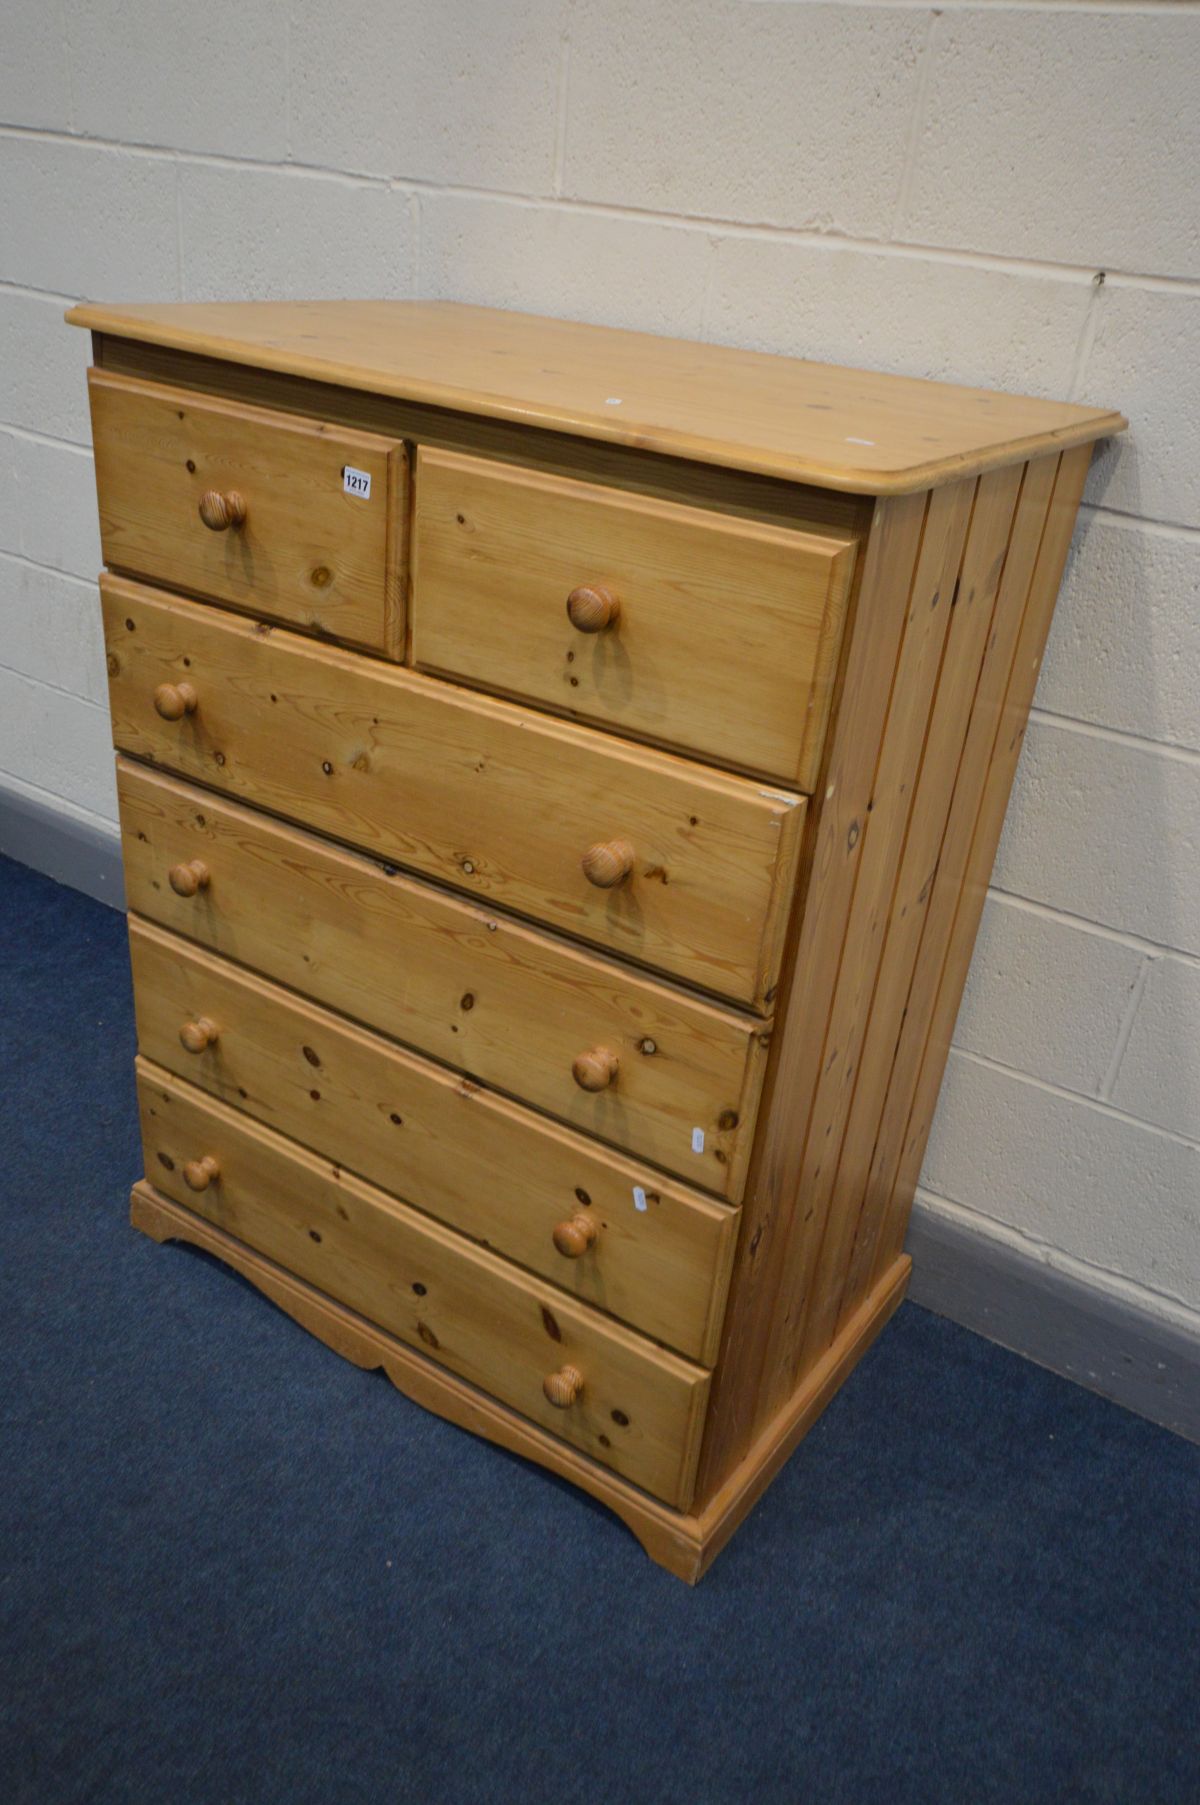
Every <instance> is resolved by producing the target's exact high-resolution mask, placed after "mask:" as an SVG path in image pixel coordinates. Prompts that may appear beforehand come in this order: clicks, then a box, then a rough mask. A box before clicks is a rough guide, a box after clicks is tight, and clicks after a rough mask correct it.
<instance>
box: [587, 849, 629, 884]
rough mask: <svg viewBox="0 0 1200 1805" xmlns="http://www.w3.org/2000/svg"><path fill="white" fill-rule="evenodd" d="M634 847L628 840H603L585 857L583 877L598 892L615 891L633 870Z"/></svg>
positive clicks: (588, 851) (589, 850) (588, 850)
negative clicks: (593, 885)
mask: <svg viewBox="0 0 1200 1805" xmlns="http://www.w3.org/2000/svg"><path fill="white" fill-rule="evenodd" d="M633 858H634V853H633V847H632V846H631V845H630V843H629V841H628V840H601V841H600V842H599V843H598V844H597V845H595V846H589V847H588V849H587V851H586V852H585V853H584V855H583V875H584V877H586V879H587V881H588V883H589V884H595V886H596V888H597V889H598V890H615V889H616V887H617V885H618V884H623V883H624V882H625V879H626V878H627V877H628V876H629V873H630V872H631V871H632V870H633Z"/></svg>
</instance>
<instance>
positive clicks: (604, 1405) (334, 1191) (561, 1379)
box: [138, 1059, 709, 1507]
mask: <svg viewBox="0 0 1200 1805" xmlns="http://www.w3.org/2000/svg"><path fill="white" fill-rule="evenodd" d="M138 1093H139V1100H140V1105H141V1118H142V1142H143V1148H144V1154H145V1160H146V1173H147V1176H148V1177H149V1178H150V1180H151V1182H152V1183H154V1184H155V1185H157V1186H158V1188H159V1190H160V1191H163V1192H165V1194H166V1195H167V1196H168V1197H173V1198H174V1199H175V1201H176V1202H177V1203H182V1204H185V1205H187V1206H188V1207H189V1208H190V1209H193V1210H195V1211H197V1213H198V1214H200V1215H202V1216H205V1217H207V1218H208V1220H209V1221H211V1222H215V1223H217V1224H218V1225H219V1226H220V1227H221V1228H223V1229H225V1230H227V1231H228V1232H229V1233H230V1234H232V1235H234V1236H236V1237H237V1239H238V1240H240V1241H242V1242H244V1243H245V1244H246V1245H247V1246H248V1247H252V1248H255V1249H256V1250H257V1251H258V1252H259V1253H262V1254H265V1255H266V1256H267V1258H268V1259H271V1260H274V1261H276V1262H277V1263H278V1264H279V1265H280V1266H283V1267H285V1268H286V1269H287V1271H289V1272H293V1273H295V1274H296V1275H297V1277H299V1278H302V1279H306V1280H307V1281H308V1282H309V1283H310V1284H312V1285H315V1286H317V1288H318V1289H319V1290H321V1291H323V1292H325V1293H326V1295H327V1296H329V1297H332V1298H336V1299H337V1301H338V1302H339V1303H343V1304H347V1305H348V1306H349V1307H350V1308H351V1309H353V1310H357V1311H358V1312H359V1313H360V1314H361V1315H363V1316H365V1317H367V1318H368V1320H369V1321H371V1322H374V1323H378V1325H379V1326H380V1327H381V1328H383V1329H386V1330H388V1332H389V1333H390V1334H393V1335H395V1336H397V1337H398V1338H399V1339H400V1340H401V1341H404V1342H407V1343H408V1344H409V1345H410V1346H412V1347H414V1348H416V1349H417V1350H418V1351H420V1352H423V1353H426V1354H428V1355H429V1356H430V1357H431V1358H432V1359H433V1360H436V1361H437V1362H438V1363H439V1365H441V1366H444V1367H447V1368H448V1369H449V1370H450V1371H451V1372H454V1373H457V1374H458V1375H459V1377H460V1378H463V1379H466V1380H468V1381H469V1382H470V1383H471V1384H473V1385H477V1386H479V1387H480V1388H481V1389H482V1390H483V1391H485V1392H488V1393H489V1394H490V1395H491V1396H493V1397H496V1398H499V1399H500V1400H501V1402H502V1403H505V1404H508V1405H510V1406H511V1407H512V1408H513V1409H515V1410H518V1411H520V1412H521V1414H522V1415H524V1416H526V1417H529V1418H530V1419H531V1420H532V1421H534V1422H537V1423H540V1424H541V1426H542V1427H543V1428H544V1429H548V1430H550V1431H551V1432H552V1433H553V1434H555V1435H558V1436H559V1437H561V1439H562V1440H563V1441H566V1442H570V1443H571V1444H572V1445H573V1446H574V1447H577V1448H580V1449H582V1450H583V1451H584V1452H585V1453H587V1454H589V1455H591V1456H592V1457H593V1458H594V1459H595V1460H597V1461H600V1462H602V1463H603V1464H604V1465H605V1466H607V1467H611V1468H612V1470H613V1471H614V1472H617V1473H620V1474H621V1475H622V1477H623V1478H626V1479H629V1480H631V1481H632V1482H633V1483H634V1484H635V1485H640V1486H642V1487H644V1489H645V1490H646V1491H648V1492H651V1493H653V1494H654V1495H655V1496H656V1497H659V1498H662V1499H663V1500H664V1501H665V1502H667V1503H668V1504H675V1505H678V1506H680V1507H685V1506H686V1505H687V1503H688V1502H689V1501H690V1494H691V1488H692V1484H693V1479H694V1475H695V1468H696V1458H697V1453H698V1448H699V1441H700V1433H701V1429H702V1425H703V1416H704V1408H705V1404H706V1401H707V1397H708V1388H709V1375H708V1373H707V1372H706V1371H705V1370H704V1369H703V1368H702V1367H699V1366H695V1365H692V1364H691V1363H690V1362H689V1361H686V1360H683V1359H681V1358H680V1357H679V1356H678V1355H677V1354H671V1353H668V1352H667V1351H666V1350H665V1349H663V1348H659V1347H656V1346H655V1345H654V1344H653V1343H652V1342H649V1341H646V1340H644V1339H643V1338H642V1337H641V1336H639V1335H635V1334H634V1333H633V1332H632V1331H631V1330H629V1329H626V1328H623V1327H622V1326H621V1325H620V1324H619V1323H615V1322H612V1321H611V1320H610V1319H609V1318H607V1317H605V1316H603V1315H601V1313H600V1312H599V1311H597V1310H593V1309H591V1308H590V1307H589V1306H588V1305H586V1304H582V1303H577V1302H576V1301H575V1300H574V1299H573V1298H571V1297H568V1296H567V1295H566V1294H565V1293H563V1292H561V1291H558V1290H556V1289H555V1288H554V1287H553V1286H551V1285H547V1284H544V1283H542V1281H541V1280H539V1279H537V1278H534V1277H533V1276H532V1275H531V1274H529V1273H526V1272H522V1271H521V1270H520V1269H519V1268H518V1267H515V1266H511V1265H509V1264H508V1262H507V1261H504V1260H501V1259H499V1258H498V1257H497V1256H496V1255H495V1254H492V1253H488V1252H486V1251H485V1250H484V1249H482V1248H480V1247H476V1246H474V1245H473V1244H472V1243H471V1242H469V1241H466V1240H464V1239H462V1237H461V1236H458V1235H455V1234H453V1233H452V1232H451V1231H450V1230H449V1229H446V1228H443V1227H441V1226H440V1225H439V1224H438V1223H436V1222H433V1221H431V1220H430V1219H429V1218H428V1217H426V1216H422V1215H420V1214H419V1213H418V1212H417V1211H416V1210H412V1209H409V1208H408V1207H407V1206H406V1205H404V1204H402V1203H398V1202H396V1201H395V1199H393V1198H390V1197H388V1196H386V1195H385V1194H384V1193H383V1192H382V1191H380V1190H377V1189H376V1188H375V1186H373V1185H370V1184H367V1183H365V1182H363V1181H362V1180H360V1179H356V1178H351V1177H349V1176H348V1175H347V1174H346V1173H344V1172H343V1171H342V1170H341V1169H340V1167H339V1166H337V1165H333V1164H331V1163H330V1161H329V1160H327V1159H323V1158H320V1157H319V1156H318V1155H316V1154H313V1153H309V1152H306V1151H305V1150H304V1149H303V1148H301V1147H298V1146H297V1145H295V1143H294V1142H291V1141H288V1140H285V1139H284V1137H283V1136H282V1135H279V1134H276V1133H274V1132H273V1131H272V1130H269V1129H265V1128H262V1127H260V1126H259V1125H258V1124H257V1123H254V1122H252V1121H251V1120H250V1119H249V1117H247V1116H244V1115H239V1114H238V1113H237V1112H236V1111H234V1110H231V1109H228V1108H226V1107H225V1106H224V1105H223V1104H220V1103H215V1102H213V1101H212V1100H211V1099H210V1098H206V1097H205V1096H204V1095H203V1094H202V1093H201V1092H199V1091H197V1090H194V1089H193V1088H192V1087H191V1086H190V1085H187V1084H181V1083H180V1082H179V1081H178V1080H177V1079H175V1078H173V1077H172V1076H171V1074H170V1073H168V1072H164V1071H162V1070H160V1069H159V1068H158V1067H156V1066H154V1065H151V1064H150V1063H149V1062H148V1061H146V1060H144V1059H139V1060H138ZM548 1394H553V1396H554V1397H556V1398H558V1399H559V1400H561V1402H559V1403H554V1402H552V1401H551V1397H550V1395H548Z"/></svg>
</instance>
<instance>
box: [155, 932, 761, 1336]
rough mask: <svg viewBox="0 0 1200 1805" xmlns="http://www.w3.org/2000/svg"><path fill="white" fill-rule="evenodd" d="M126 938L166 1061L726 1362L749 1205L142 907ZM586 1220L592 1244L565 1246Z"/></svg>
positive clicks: (606, 1303)
mask: <svg viewBox="0 0 1200 1805" xmlns="http://www.w3.org/2000/svg"><path fill="white" fill-rule="evenodd" d="M129 938H130V951H131V954H132V958H133V981H134V1000H135V1005H136V1010H137V1031H138V1047H139V1049H140V1051H141V1052H142V1053H143V1054H144V1055H145V1056H146V1057H147V1058H149V1059H152V1060H153V1061H154V1062H155V1064H157V1065H159V1066H163V1067H165V1068H166V1069H168V1070H169V1071H171V1072H173V1073H174V1074H175V1076H176V1077H178V1078H182V1079H184V1080H186V1081H188V1082H190V1083H192V1084H195V1085H197V1086H198V1087H199V1088H200V1089H202V1090H205V1091H207V1092H209V1094H210V1095H212V1096H214V1097H217V1098H218V1099H219V1100H220V1101H222V1102H225V1103H228V1104H230V1105H231V1106H232V1107H233V1108H235V1109H242V1110H244V1111H246V1113H247V1114H249V1115H252V1116H253V1117H254V1118H255V1119H256V1120H257V1121H260V1122H262V1123H264V1124H265V1125H266V1126H267V1127H269V1128H273V1129H276V1130H277V1131H278V1132H279V1133H280V1134H285V1135H287V1136H288V1137H289V1138H290V1139H292V1140H296V1141H299V1142H301V1143H302V1144H303V1145H304V1146H306V1147H310V1148H312V1149H313V1150H314V1151H316V1152H317V1153H321V1154H325V1155H326V1156H327V1157H329V1158H331V1159H337V1160H340V1161H341V1162H342V1163H344V1164H345V1165H346V1166H347V1167H349V1168H350V1169H351V1170H352V1171H354V1172H356V1173H358V1175H359V1176H360V1177H362V1178H366V1179H368V1180H369V1181H370V1182H371V1183H372V1184H375V1185H378V1186H379V1187H380V1188H381V1189H383V1190H386V1191H390V1192H391V1193H392V1194H393V1195H394V1196H396V1197H399V1198H401V1199H402V1200H403V1201H404V1202H406V1203H409V1204H412V1205H413V1206H414V1207H415V1208H417V1209H420V1210H424V1211H425V1212H427V1213H428V1214H430V1215H433V1216H436V1217H437V1218H438V1220H439V1221H441V1222H445V1223H446V1224H448V1226H449V1227H451V1228H454V1229H457V1230H458V1231H460V1232H461V1233H463V1234H466V1235H469V1236H470V1237H471V1238H472V1239H474V1240H476V1241H479V1242H481V1243H483V1244H484V1245H486V1246H489V1247H491V1248H492V1249H493V1250H494V1251H495V1252H496V1253H499V1254H503V1255H504V1257H505V1258H506V1259H510V1260H514V1261H516V1262H517V1263H518V1264H520V1265H522V1266H526V1267H528V1268H529V1269H530V1270H531V1271H533V1272H536V1273H539V1274H540V1275H541V1277H543V1278H545V1279H548V1280H550V1282H551V1283H552V1284H555V1285H558V1286H560V1287H562V1288H563V1289H564V1290H566V1291H567V1292H569V1293H570V1294H571V1295H572V1296H574V1297H575V1298H576V1299H578V1300H579V1301H580V1302H581V1303H589V1304H594V1305H597V1306H598V1307H599V1308H601V1309H604V1310H607V1311H609V1312H610V1313H611V1314H612V1315H614V1316H617V1317H620V1318H622V1319H623V1320H624V1321H625V1322H627V1323H630V1324H631V1325H632V1326H633V1327H634V1328H637V1329H640V1330H641V1331H642V1332H643V1333H645V1334H647V1335H651V1336H653V1337H654V1339H655V1340H657V1341H663V1342H665V1343H667V1345H668V1346H671V1347H674V1348H675V1349H677V1350H678V1351H679V1352H680V1353H683V1354H686V1355H688V1356H689V1357H690V1358H692V1359H696V1360H699V1361H701V1362H703V1363H704V1364H706V1365H710V1366H711V1365H712V1363H713V1360H714V1359H715V1357H716V1342H717V1337H718V1335H719V1332H720V1324H721V1314H722V1309H723V1305H724V1299H725V1291H726V1288H727V1285H728V1281H729V1268H730V1262H731V1259H732V1255H733V1246H734V1240H735V1238H736V1234H737V1213H736V1211H733V1210H731V1209H730V1208H729V1207H728V1206H727V1205H725V1204H720V1203H714V1202H712V1201H711V1200H710V1199H708V1198H705V1197H703V1196H701V1195H700V1194H699V1193H698V1192H695V1191H689V1190H687V1189H686V1188H685V1187H683V1186H682V1185H679V1184H677V1183H674V1182H672V1181H671V1180H669V1179H665V1178H663V1177H662V1175H661V1174H659V1173H658V1172H656V1171H654V1170H653V1168H650V1167H647V1166H637V1165H634V1164H632V1163H631V1162H630V1161H628V1160H627V1159H624V1158H622V1157H620V1156H619V1155H617V1154H613V1153H608V1152H605V1151H604V1150H603V1149H601V1148H600V1147H597V1146H596V1144H595V1143H594V1142H592V1141H588V1140H585V1139H584V1138H583V1137H582V1136H581V1135H577V1134H572V1133H570V1132H569V1131H567V1130H565V1129H561V1128H557V1127H555V1126H554V1125H553V1124H552V1123H549V1122H546V1121H545V1120H544V1119H542V1118H541V1117H539V1116H536V1115H534V1114H533V1112H532V1111H530V1110H527V1109H521V1108H519V1107H518V1106H517V1105H516V1104H513V1103H510V1102H508V1101H507V1100H506V1099H505V1098H503V1097H500V1096H497V1095H496V1094H495V1093H494V1092H491V1091H487V1090H485V1089H483V1088H482V1087H481V1086H480V1085H478V1084H476V1083H474V1082H472V1081H471V1080H469V1079H464V1078H463V1077H461V1076H458V1075H456V1074H455V1073H453V1072H450V1071H447V1070H446V1069H445V1068H444V1067H442V1066H436V1065H433V1064H431V1063H430V1061H428V1060H424V1059H419V1058H417V1057H416V1055H414V1054H412V1053H407V1052H404V1051H402V1050H401V1049H400V1048H399V1047H395V1046H392V1045H391V1044H390V1043H389V1042H387V1041H384V1040H382V1039H380V1038H379V1037H378V1036H377V1035H372V1034H367V1033H365V1032H364V1031H363V1030H362V1029H361V1028H356V1027H354V1026H352V1025H351V1024H350V1023H348V1022H345V1021H343V1020H341V1019H340V1018H339V1017H338V1016H335V1015H333V1014H331V1013H330V1012H329V1011H328V1010H325V1009H319V1008H317V1007H316V1006H315V1005H314V1004H312V1003H310V1002H307V1001H306V1000H305V999H304V998H302V997H298V996H295V995H293V994H292V993H291V992H289V991H286V990H282V989H280V988H279V987H278V986H277V985H274V984H268V983H266V982H265V981H264V980H263V979H261V978H256V977H254V976H252V975H251V974H250V973H249V972H245V971H243V970H241V968H240V967H238V966H235V965H232V964H230V963H229V962H228V961H227V960H223V959H219V958H216V957H214V956H213V955H212V954H210V953H205V952H202V951H201V950H200V949H199V948H198V947H195V946H193V945H191V944H189V943H188V942H187V941H184V940H181V939H180V938H179V937H178V935H175V934H168V933H165V932H164V931H163V930H162V929H160V928H156V927H152V926H150V925H149V924H148V923H147V922H144V921H141V920H140V919H138V918H137V917H136V916H135V917H132V918H131V920H130V926H129ZM199 1023H205V1024H207V1026H206V1028H205V1029H204V1030H203V1031H202V1032H199V1033H196V1032H192V1033H189V1034H188V1036H187V1038H186V1039H185V1038H183V1036H182V1033H181V1030H183V1029H188V1030H191V1029H194V1028H195V1027H196V1026H197V1024H199ZM639 1199H640V1207H639ZM575 1215H579V1216H581V1217H583V1218H584V1219H585V1220H584V1223H583V1229H584V1231H585V1232H586V1235H587V1236H588V1237H589V1239H587V1240H584V1239H583V1236H582V1235H581V1236H580V1237H579V1239H580V1245H579V1249H578V1257H574V1258H573V1257H565V1256H564V1255H563V1254H562V1253H560V1252H559V1251H558V1246H557V1241H556V1232H557V1230H558V1229H559V1227H560V1225H561V1224H562V1222H563V1218H564V1217H566V1218H567V1222H568V1226H570V1223H571V1221H572V1219H573V1217H574V1216H575ZM568 1239H570V1237H568Z"/></svg>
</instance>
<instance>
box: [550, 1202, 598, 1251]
mask: <svg viewBox="0 0 1200 1805" xmlns="http://www.w3.org/2000/svg"><path fill="white" fill-rule="evenodd" d="M598 1233H599V1230H598V1229H597V1227H596V1223H595V1220H594V1218H593V1217H591V1216H589V1215H587V1214H586V1213H585V1212H584V1211H583V1210H579V1211H577V1212H576V1214H575V1215H574V1216H572V1217H571V1218H570V1220H569V1221H567V1222H559V1223H557V1224H556V1225H555V1229H554V1234H553V1241H554V1245H555V1247H556V1248H557V1249H558V1251H559V1253H560V1254H562V1256H563V1258H564V1259H565V1260H578V1259H580V1258H582V1256H583V1255H584V1254H585V1253H586V1252H587V1250H588V1248H589V1247H591V1245H592V1244H593V1242H594V1241H595V1239H596V1236H597V1234H598Z"/></svg>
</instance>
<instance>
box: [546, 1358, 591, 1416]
mask: <svg viewBox="0 0 1200 1805" xmlns="http://www.w3.org/2000/svg"><path fill="white" fill-rule="evenodd" d="M542 1390H543V1391H544V1392H545V1394H546V1396H547V1398H548V1399H549V1401H550V1403H552V1404H553V1405H554V1406H555V1408H556V1409H557V1410H569V1409H570V1407H571V1405H572V1404H573V1403H574V1402H575V1400H576V1398H578V1397H579V1395H580V1393H581V1392H582V1390H583V1374H582V1373H581V1372H580V1370H579V1368H578V1367H577V1366H560V1367H559V1369H558V1371H557V1372H556V1373H547V1374H546V1377H545V1378H544V1379H543V1380H542Z"/></svg>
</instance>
